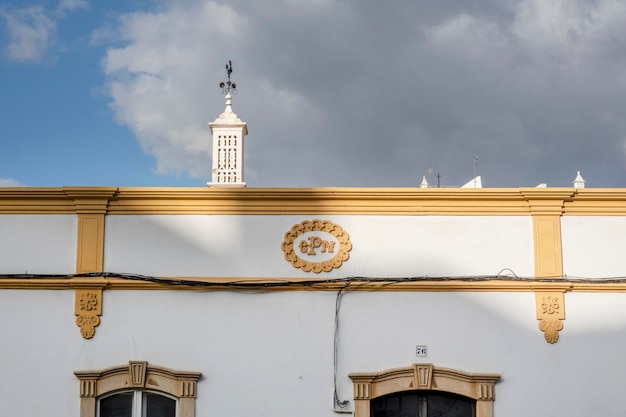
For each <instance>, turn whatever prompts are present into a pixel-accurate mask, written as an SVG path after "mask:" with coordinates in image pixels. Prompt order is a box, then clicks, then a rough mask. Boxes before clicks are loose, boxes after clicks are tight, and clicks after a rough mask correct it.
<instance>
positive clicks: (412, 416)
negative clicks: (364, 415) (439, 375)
mask: <svg viewBox="0 0 626 417" xmlns="http://www.w3.org/2000/svg"><path fill="white" fill-rule="evenodd" d="M370 407H371V409H370V413H371V417H473V416H474V401H473V400H471V399H469V398H465V397H461V396H459V395H453V394H444V393H431V392H420V393H417V392H403V393H399V394H391V395H387V396H384V397H380V398H376V399H375V400H373V401H372V402H371V403H370Z"/></svg>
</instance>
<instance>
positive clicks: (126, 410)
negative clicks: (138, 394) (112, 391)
mask: <svg viewBox="0 0 626 417" xmlns="http://www.w3.org/2000/svg"><path fill="white" fill-rule="evenodd" d="M132 414H133V393H132V392H125V393H122V394H116V395H111V396H110V397H106V398H103V399H101V400H100V417H131V416H132Z"/></svg>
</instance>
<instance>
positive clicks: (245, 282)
mask: <svg viewBox="0 0 626 417" xmlns="http://www.w3.org/2000/svg"><path fill="white" fill-rule="evenodd" d="M504 271H510V272H511V273H512V274H513V276H509V275H501V274H502V272H504ZM75 278H105V279H106V278H116V279H122V280H129V281H142V282H150V283H155V284H163V285H170V286H184V287H207V288H211V287H220V288H233V289H264V288H280V287H284V288H288V287H292V286H299V287H302V286H309V287H312V288H315V287H321V286H322V285H328V284H336V285H338V286H341V287H342V290H347V289H349V288H351V287H354V286H363V285H366V284H383V285H387V284H388V285H392V284H398V283H407V282H447V281H460V282H488V281H511V282H554V283H589V284H620V283H626V277H625V276H620V277H603V278H587V277H572V276H564V277H563V278H535V277H520V276H518V275H517V274H515V272H513V270H511V269H510V268H504V269H502V270H501V271H500V272H499V273H498V274H497V275H468V276H441V277H431V276H417V277H394V278H380V277H360V276H352V277H342V278H329V279H316V280H311V279H291V280H280V279H276V280H271V281H270V280H263V281H257V280H255V279H254V278H245V279H242V280H233V281H220V282H216V281H201V280H194V279H181V278H167V277H156V276H150V275H139V274H131V273H115V272H92V273H84V274H0V280H3V279H4V280H6V279H23V280H31V279H32V280H35V279H38V280H48V279H50V280H53V279H67V280H70V279H75Z"/></svg>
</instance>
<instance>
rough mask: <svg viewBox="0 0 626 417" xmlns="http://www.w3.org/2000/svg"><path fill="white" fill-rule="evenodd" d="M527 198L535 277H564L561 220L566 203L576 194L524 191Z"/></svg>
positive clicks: (554, 191)
mask: <svg viewBox="0 0 626 417" xmlns="http://www.w3.org/2000/svg"><path fill="white" fill-rule="evenodd" d="M524 196H525V197H526V198H527V199H528V204H529V205H530V212H531V214H532V216H533V246H534V254H535V277H537V278H550V277H554V278H557V277H562V276H563V255H562V250H561V216H562V215H563V206H564V203H565V201H566V200H570V199H572V198H573V193H572V192H571V191H568V190H553V191H552V192H551V193H542V192H541V190H540V189H533V190H525V191H524Z"/></svg>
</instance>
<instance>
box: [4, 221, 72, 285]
mask: <svg viewBox="0 0 626 417" xmlns="http://www.w3.org/2000/svg"><path fill="white" fill-rule="evenodd" d="M0 231H1V233H0V265H2V270H1V273H3V274H72V273H74V272H76V231H77V225H76V216H75V215H64V214H55V215H37V214H7V215H0Z"/></svg>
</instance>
